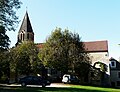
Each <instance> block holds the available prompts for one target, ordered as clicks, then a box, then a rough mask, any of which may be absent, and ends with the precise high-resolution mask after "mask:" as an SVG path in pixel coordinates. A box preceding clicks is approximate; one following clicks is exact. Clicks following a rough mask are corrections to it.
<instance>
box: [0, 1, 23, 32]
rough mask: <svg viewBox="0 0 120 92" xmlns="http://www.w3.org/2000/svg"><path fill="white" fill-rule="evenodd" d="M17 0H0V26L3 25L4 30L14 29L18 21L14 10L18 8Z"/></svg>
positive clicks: (18, 2) (19, 3)
mask: <svg viewBox="0 0 120 92" xmlns="http://www.w3.org/2000/svg"><path fill="white" fill-rule="evenodd" d="M20 5H21V2H20V1H19V0H0V26H3V27H5V30H9V31H11V30H14V31H15V26H16V24H17V23H18V17H17V16H16V10H17V9H19V8H20Z"/></svg>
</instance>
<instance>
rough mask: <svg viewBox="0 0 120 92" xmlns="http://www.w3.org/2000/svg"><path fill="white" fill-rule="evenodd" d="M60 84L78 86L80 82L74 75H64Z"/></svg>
mask: <svg viewBox="0 0 120 92" xmlns="http://www.w3.org/2000/svg"><path fill="white" fill-rule="evenodd" d="M62 82H63V83H72V84H79V83H80V80H79V79H78V77H77V76H75V75H71V74H65V75H63V78H62Z"/></svg>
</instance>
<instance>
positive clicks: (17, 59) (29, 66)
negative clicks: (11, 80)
mask: <svg viewBox="0 0 120 92" xmlns="http://www.w3.org/2000/svg"><path fill="white" fill-rule="evenodd" d="M10 52H11V56H12V57H11V63H10V67H11V71H12V72H15V74H16V78H17V77H18V74H19V75H29V74H31V73H32V74H38V73H40V72H41V68H42V66H43V65H42V62H41V61H40V60H39V58H38V55H37V54H38V49H37V47H36V46H35V44H34V43H33V42H24V43H22V44H21V45H18V46H17V47H16V48H13V49H12V50H11V51H10Z"/></svg>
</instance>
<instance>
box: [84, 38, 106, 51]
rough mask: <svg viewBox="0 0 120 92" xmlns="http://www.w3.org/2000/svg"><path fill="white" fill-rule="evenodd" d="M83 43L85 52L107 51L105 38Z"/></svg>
mask: <svg viewBox="0 0 120 92" xmlns="http://www.w3.org/2000/svg"><path fill="white" fill-rule="evenodd" d="M83 43H84V45H85V49H86V51H87V52H108V42H107V41H106V40H105V41H91V42H83Z"/></svg>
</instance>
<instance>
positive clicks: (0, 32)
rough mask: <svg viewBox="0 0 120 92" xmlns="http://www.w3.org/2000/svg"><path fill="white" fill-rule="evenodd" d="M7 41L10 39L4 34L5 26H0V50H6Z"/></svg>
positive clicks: (7, 46)
mask: <svg viewBox="0 0 120 92" xmlns="http://www.w3.org/2000/svg"><path fill="white" fill-rule="evenodd" d="M9 42H10V40H9V37H8V36H7V35H6V31H5V27H3V26H0V52H3V51H6V50H8V48H9Z"/></svg>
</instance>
